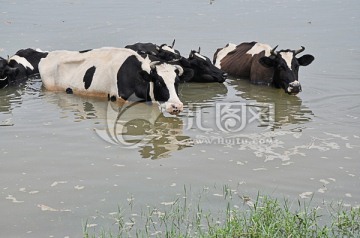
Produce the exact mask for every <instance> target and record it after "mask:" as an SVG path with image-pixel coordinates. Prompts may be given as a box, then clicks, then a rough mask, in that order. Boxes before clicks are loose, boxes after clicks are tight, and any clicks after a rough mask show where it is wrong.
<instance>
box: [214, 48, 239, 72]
mask: <svg viewBox="0 0 360 238" xmlns="http://www.w3.org/2000/svg"><path fill="white" fill-rule="evenodd" d="M235 49H236V45H235V44H232V43H229V44H228V46H226V47H224V48H223V49H221V50H220V51H219V52H218V53H217V54H216V60H215V66H216V67H217V68H219V69H221V65H220V64H221V60H222V59H223V58H224V57H225V56H227V54H229V53H230V52H231V51H233V50H235Z"/></svg>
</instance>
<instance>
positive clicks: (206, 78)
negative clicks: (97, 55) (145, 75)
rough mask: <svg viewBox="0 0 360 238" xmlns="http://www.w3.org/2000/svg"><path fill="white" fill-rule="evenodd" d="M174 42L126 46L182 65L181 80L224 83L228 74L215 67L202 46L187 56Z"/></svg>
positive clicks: (144, 54) (145, 55)
mask: <svg viewBox="0 0 360 238" xmlns="http://www.w3.org/2000/svg"><path fill="white" fill-rule="evenodd" d="M174 44H175V40H174V41H173V43H172V45H171V46H168V45H166V44H162V45H160V46H158V45H156V44H153V43H136V44H133V45H127V46H125V48H129V49H132V50H135V51H136V52H138V53H139V54H140V55H141V56H143V57H144V58H146V57H149V58H150V59H151V60H152V61H157V60H162V61H166V62H167V63H169V64H173V65H179V66H181V67H182V68H183V69H184V74H183V75H182V77H181V78H180V79H181V82H202V83H212V82H219V83H223V82H224V81H225V79H226V78H227V74H226V73H225V72H224V71H222V70H220V69H218V68H217V67H215V66H214V65H213V64H212V62H211V60H210V59H209V58H208V57H206V56H204V55H202V54H200V48H199V50H198V51H195V50H192V51H191V52H190V54H189V57H188V58H185V57H183V56H181V54H180V52H179V51H178V50H175V49H174Z"/></svg>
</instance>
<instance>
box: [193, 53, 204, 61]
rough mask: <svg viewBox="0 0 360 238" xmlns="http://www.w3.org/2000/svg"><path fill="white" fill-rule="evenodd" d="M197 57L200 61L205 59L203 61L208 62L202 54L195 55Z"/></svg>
mask: <svg viewBox="0 0 360 238" xmlns="http://www.w3.org/2000/svg"><path fill="white" fill-rule="evenodd" d="M195 55H196V56H197V57H199V58H200V59H203V60H205V61H206V58H205V57H204V56H203V55H201V54H199V53H195Z"/></svg>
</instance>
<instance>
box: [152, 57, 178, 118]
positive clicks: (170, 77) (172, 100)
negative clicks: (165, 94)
mask: <svg viewBox="0 0 360 238" xmlns="http://www.w3.org/2000/svg"><path fill="white" fill-rule="evenodd" d="M175 69H176V67H175V66H173V65H170V64H166V63H163V64H160V65H157V66H156V72H157V74H158V75H159V76H161V77H162V78H163V80H164V82H165V85H166V87H167V89H168V90H169V99H168V101H167V102H165V105H166V111H168V112H172V111H173V110H174V109H173V106H175V107H177V108H179V109H181V110H182V107H183V103H182V102H181V101H180V99H179V97H178V95H177V93H176V89H175V79H176V76H177V75H176V73H175Z"/></svg>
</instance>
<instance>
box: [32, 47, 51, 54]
mask: <svg viewBox="0 0 360 238" xmlns="http://www.w3.org/2000/svg"><path fill="white" fill-rule="evenodd" d="M35 50H36V51H37V52H40V53H49V51H44V50H42V49H40V48H36V49H35Z"/></svg>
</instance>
